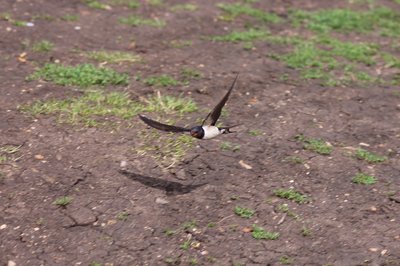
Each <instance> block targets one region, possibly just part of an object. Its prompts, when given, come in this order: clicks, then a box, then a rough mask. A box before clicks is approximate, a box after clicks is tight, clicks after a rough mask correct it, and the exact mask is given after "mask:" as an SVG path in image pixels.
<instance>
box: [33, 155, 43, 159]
mask: <svg viewBox="0 0 400 266" xmlns="http://www.w3.org/2000/svg"><path fill="white" fill-rule="evenodd" d="M35 159H36V160H43V159H44V156H43V155H41V154H36V155H35Z"/></svg>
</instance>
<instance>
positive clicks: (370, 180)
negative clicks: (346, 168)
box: [351, 173, 376, 185]
mask: <svg viewBox="0 0 400 266" xmlns="http://www.w3.org/2000/svg"><path fill="white" fill-rule="evenodd" d="M351 181H352V182H353V183H355V184H360V185H373V184H375V183H376V178H375V177H374V176H372V175H367V174H364V173H358V174H357V175H355V176H354V177H353V178H352V179H351Z"/></svg>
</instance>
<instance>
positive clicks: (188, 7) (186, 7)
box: [170, 3, 198, 12]
mask: <svg viewBox="0 0 400 266" xmlns="http://www.w3.org/2000/svg"><path fill="white" fill-rule="evenodd" d="M197 9H198V6H197V5H195V4H190V3H186V4H178V5H174V6H172V7H171V8H170V10H171V11H173V12H179V11H190V12H193V11H196V10H197Z"/></svg>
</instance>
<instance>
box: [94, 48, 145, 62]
mask: <svg viewBox="0 0 400 266" xmlns="http://www.w3.org/2000/svg"><path fill="white" fill-rule="evenodd" d="M86 56H87V57H89V58H90V59H93V60H96V61H99V62H107V63H125V62H128V63H136V62H141V61H142V58H141V57H140V56H139V55H135V54H132V53H125V52H121V51H104V50H102V51H92V52H88V53H86Z"/></svg>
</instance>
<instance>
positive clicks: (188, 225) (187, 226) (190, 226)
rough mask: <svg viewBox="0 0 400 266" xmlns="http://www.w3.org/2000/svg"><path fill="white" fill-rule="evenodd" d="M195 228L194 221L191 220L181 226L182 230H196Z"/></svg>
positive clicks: (195, 222) (195, 223)
mask: <svg viewBox="0 0 400 266" xmlns="http://www.w3.org/2000/svg"><path fill="white" fill-rule="evenodd" d="M196 227H197V221H196V220H191V221H188V222H185V223H183V225H182V228H183V230H192V229H193V228H196Z"/></svg>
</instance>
